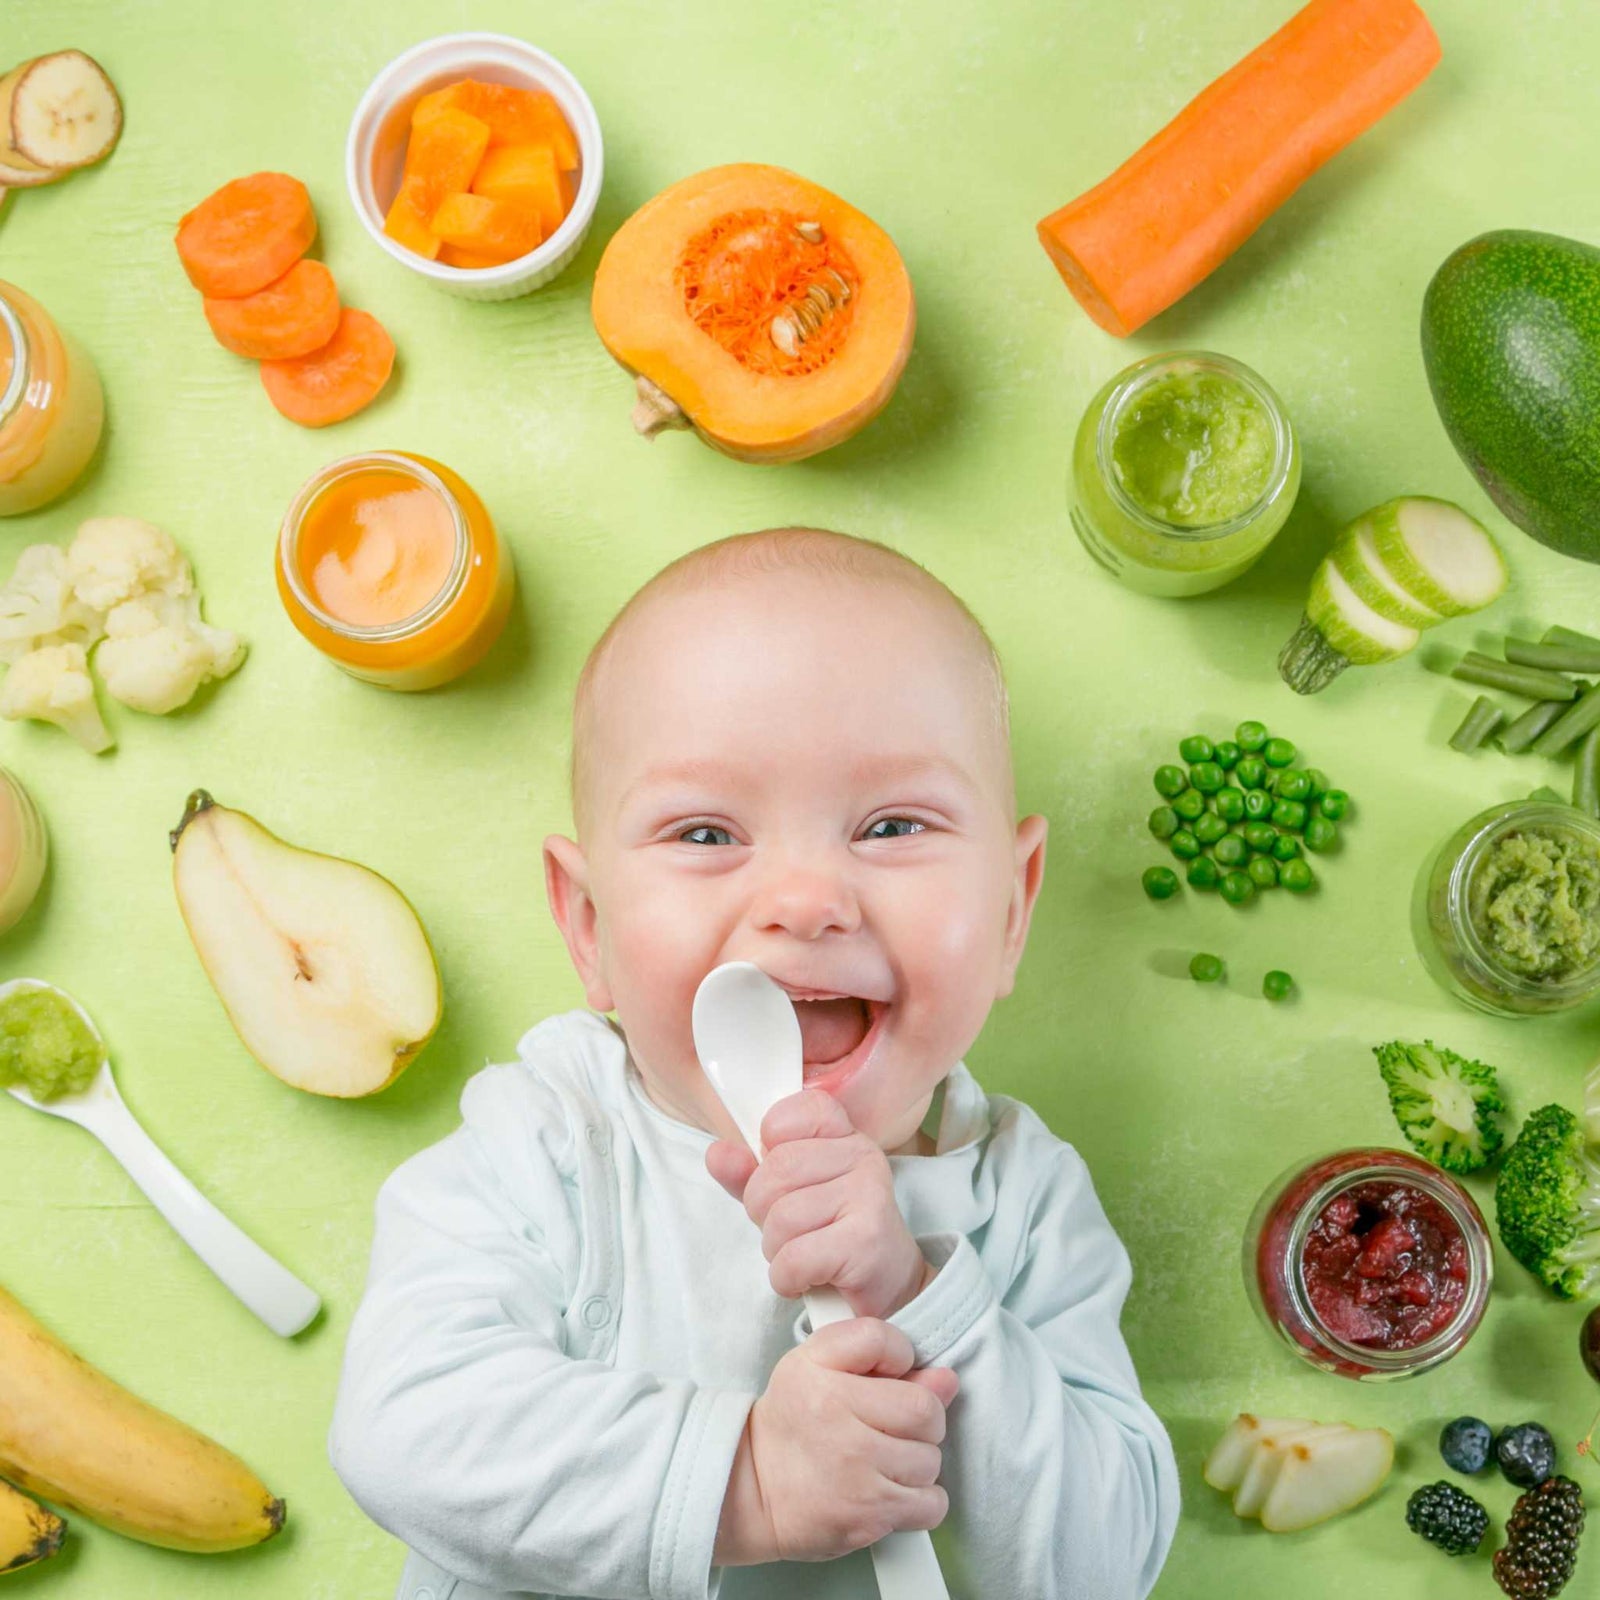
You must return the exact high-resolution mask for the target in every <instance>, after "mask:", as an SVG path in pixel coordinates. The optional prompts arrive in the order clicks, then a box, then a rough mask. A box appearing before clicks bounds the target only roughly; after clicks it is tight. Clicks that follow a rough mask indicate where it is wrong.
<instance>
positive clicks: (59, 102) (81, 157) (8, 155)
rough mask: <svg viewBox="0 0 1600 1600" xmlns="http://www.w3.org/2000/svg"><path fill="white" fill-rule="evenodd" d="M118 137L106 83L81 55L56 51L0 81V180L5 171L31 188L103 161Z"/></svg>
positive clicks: (116, 113) (117, 117)
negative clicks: (27, 178) (26, 178)
mask: <svg viewBox="0 0 1600 1600" xmlns="http://www.w3.org/2000/svg"><path fill="white" fill-rule="evenodd" d="M121 132H122V102H121V101H120V100H119V99H118V98H117V91H116V89H115V88H114V87H113V85H112V82H111V80H110V79H109V78H108V77H107V76H106V75H105V73H104V72H103V71H102V70H101V69H100V65H99V63H98V62H96V61H95V60H94V59H93V58H92V57H90V56H86V55H85V54H84V53H83V51H81V50H58V51H56V52H55V53H54V54H52V55H47V56H37V57H35V59H34V60H32V61H24V62H23V63H22V65H21V66H20V67H13V68H12V69H11V71H10V72H8V73H7V74H6V75H5V77H3V78H0V181H4V182H6V183H12V182H15V181H17V180H16V179H14V178H13V177H11V176H9V175H8V173H9V169H13V168H14V169H16V171H18V172H21V173H32V174H35V177H34V179H33V181H34V182H36V183H47V182H49V180H50V179H51V178H53V177H56V176H58V175H60V174H61V173H64V172H71V171H73V170H75V169H76V168H78V167H87V166H89V165H90V164H91V163H93V162H96V161H100V160H103V159H104V158H105V157H106V156H107V155H109V154H110V153H111V147H112V146H113V145H114V144H116V142H117V136H118V135H119V134H120V133H121Z"/></svg>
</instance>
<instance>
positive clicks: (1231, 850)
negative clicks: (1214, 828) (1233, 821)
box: [1211, 833, 1250, 867]
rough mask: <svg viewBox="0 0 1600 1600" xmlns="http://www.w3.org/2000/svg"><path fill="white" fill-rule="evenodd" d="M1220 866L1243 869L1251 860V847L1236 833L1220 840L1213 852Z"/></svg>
mask: <svg viewBox="0 0 1600 1600" xmlns="http://www.w3.org/2000/svg"><path fill="white" fill-rule="evenodd" d="M1211 853H1212V855H1214V856H1215V857H1216V858H1217V862H1218V864H1219V865H1220V866H1224V867H1242V866H1243V865H1244V864H1245V862H1246V861H1248V860H1249V859H1250V850H1249V847H1248V846H1247V845H1246V844H1245V842H1244V840H1243V839H1241V838H1240V837H1239V835H1238V834H1236V833H1230V834H1229V835H1228V836H1227V837H1226V838H1224V839H1218V840H1217V842H1216V845H1215V846H1214V847H1213V849H1212V851H1211Z"/></svg>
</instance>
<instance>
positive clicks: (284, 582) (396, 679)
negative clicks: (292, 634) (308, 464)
mask: <svg viewBox="0 0 1600 1600" xmlns="http://www.w3.org/2000/svg"><path fill="white" fill-rule="evenodd" d="M515 586H516V579H515V574H514V572H513V570H512V566H511V556H510V553H509V552H508V551H507V550H506V548H505V545H504V543H503V542H502V541H501V538H500V535H499V533H498V532H496V530H495V525H494V521H493V519H492V518H491V517H490V515H489V513H488V512H487V511H486V510H485V509H484V505H483V502H482V501H481V500H479V498H478V497H477V495H475V494H474V493H473V492H472V490H471V489H470V488H469V487H468V486H467V484H466V483H465V482H463V481H462V479H461V478H459V477H457V476H456V474H455V473H453V472H452V471H451V470H450V469H449V468H448V467H445V466H441V465H440V463H439V462H437V461H432V460H430V459H429V458H428V457H427V456H419V455H412V454H410V453H409V452H407V451H400V450H374V451H371V452H369V453H367V454H364V455H357V456H346V457H344V459H343V460H340V461H335V462H332V463H330V464H329V465H328V466H326V467H324V468H323V469H322V470H321V471H320V472H318V473H317V474H316V475H315V476H314V477H313V478H312V479H311V480H310V481H309V482H308V483H306V484H305V486H304V487H303V488H302V489H301V490H300V492H299V494H297V495H296V496H295V498H294V503H293V504H292V505H291V506H290V507H289V510H288V513H287V515H286V516H285V517H284V519H283V527H282V530H281V531H280V533H279V535H278V594H279V595H280V597H281V598H282V600H283V605H284V609H285V610H286V611H287V612H288V613H289V620H290V621H291V622H293V623H294V625H295V627H297V628H298V629H299V630H300V632H301V633H303V634H304V635H305V636H306V638H308V639H309V640H310V641H311V642H312V644H314V645H315V646H316V647H317V648H318V649H319V650H320V651H321V652H322V653H323V654H324V655H325V656H328V657H330V658H331V659H332V660H333V661H336V662H337V663H338V664H339V665H340V666H341V667H343V668H344V670H345V671H346V672H348V673H351V674H353V675H354V676H355V677H358V678H365V679H366V680H367V682H369V683H376V684H380V685H382V687H384V688H386V689H432V688H434V687H435V686H436V685H438V684H441V683H447V682H449V680H450V679H452V678H458V677H460V676H461V674H462V673H463V672H466V671H467V670H468V669H469V668H471V667H474V666H476V665H477V663H478V662H479V661H481V660H482V659H483V657H484V655H485V654H486V653H487V652H488V649H489V647H490V645H492V644H493V643H494V642H495V640H496V639H497V638H498V637H499V635H500V630H501V629H502V628H503V627H504V626H505V622H506V618H507V616H508V615H510V612H511V597H512V593H513V591H514V589H515Z"/></svg>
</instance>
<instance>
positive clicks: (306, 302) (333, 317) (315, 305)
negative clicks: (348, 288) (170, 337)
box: [205, 257, 339, 361]
mask: <svg viewBox="0 0 1600 1600" xmlns="http://www.w3.org/2000/svg"><path fill="white" fill-rule="evenodd" d="M205 312H206V321H207V322H209V323H210V324H211V331H212V333H214V334H215V335H216V336H217V343H218V344H220V345H221V346H222V347H223V349H224V350H231V351H233V353H234V354H235V355H236V356H246V357H248V358H249V359H250V360H251V361H282V360H286V359H287V358H289V357H291V356H304V355H310V353H311V352H312V351H313V350H320V349H321V348H322V346H323V345H325V344H326V343H327V342H328V341H329V340H330V339H331V338H332V337H333V336H334V334H335V333H337V332H338V329H339V286H338V285H337V284H336V283H335V282H334V281H333V274H332V273H331V272H329V271H328V269H327V268H326V267H325V266H323V264H322V263H321V262H320V261H312V260H309V259H307V258H306V257H302V258H301V259H300V260H299V261H297V262H295V264H294V265H293V266H292V267H290V268H289V270H288V271H287V272H286V273H284V275H283V276H282V277H281V278H278V279H276V280H275V281H274V282H272V283H269V284H268V285H267V286H266V288H265V289H257V290H256V292H255V293H254V294H248V295H245V296H244V297H243V298H242V299H240V300H218V299H214V298H212V297H211V296H209V295H208V296H207V297H206V300H205Z"/></svg>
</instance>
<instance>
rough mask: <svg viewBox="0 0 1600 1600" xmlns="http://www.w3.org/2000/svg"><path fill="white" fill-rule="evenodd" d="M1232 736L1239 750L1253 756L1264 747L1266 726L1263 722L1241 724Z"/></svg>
mask: <svg viewBox="0 0 1600 1600" xmlns="http://www.w3.org/2000/svg"><path fill="white" fill-rule="evenodd" d="M1233 736H1234V738H1235V739H1237V740H1238V741H1239V748H1240V749H1241V750H1244V751H1247V752H1249V754H1251V755H1254V754H1255V753H1256V751H1257V750H1260V749H1262V748H1264V747H1265V745H1266V742H1267V725H1266V723H1264V722H1241V723H1240V724H1239V726H1238V727H1237V728H1236V729H1235V730H1234V734H1233Z"/></svg>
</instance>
